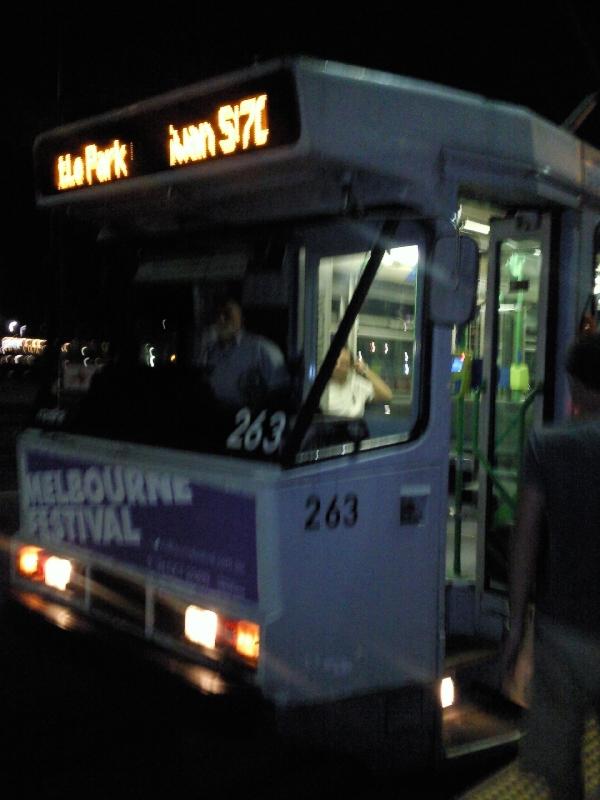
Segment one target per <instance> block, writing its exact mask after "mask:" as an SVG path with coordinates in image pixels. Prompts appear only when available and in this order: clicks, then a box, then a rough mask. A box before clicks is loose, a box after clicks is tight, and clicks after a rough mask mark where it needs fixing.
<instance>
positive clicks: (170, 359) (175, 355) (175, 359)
mask: <svg viewBox="0 0 600 800" xmlns="http://www.w3.org/2000/svg"><path fill="white" fill-rule="evenodd" d="M169 361H170V362H171V364H174V363H175V361H177V354H176V353H171V357H170V358H169Z"/></svg>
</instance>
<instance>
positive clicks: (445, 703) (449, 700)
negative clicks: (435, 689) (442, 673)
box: [440, 678, 455, 708]
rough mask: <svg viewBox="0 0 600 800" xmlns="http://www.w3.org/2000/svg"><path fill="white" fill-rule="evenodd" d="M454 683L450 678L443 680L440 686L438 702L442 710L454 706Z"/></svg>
mask: <svg viewBox="0 0 600 800" xmlns="http://www.w3.org/2000/svg"><path fill="white" fill-rule="evenodd" d="M454 699H455V698H454V681H453V680H452V678H443V679H442V682H441V684H440V702H441V704H442V708H449V707H450V706H451V705H454Z"/></svg>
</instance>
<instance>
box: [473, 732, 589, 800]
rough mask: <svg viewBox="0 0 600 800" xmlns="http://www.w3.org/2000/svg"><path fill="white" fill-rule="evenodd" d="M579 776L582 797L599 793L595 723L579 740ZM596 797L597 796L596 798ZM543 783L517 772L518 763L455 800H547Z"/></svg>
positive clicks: (533, 776) (525, 773)
mask: <svg viewBox="0 0 600 800" xmlns="http://www.w3.org/2000/svg"><path fill="white" fill-rule="evenodd" d="M583 775H584V781H585V795H586V797H590V798H591V797H592V796H594V797H595V796H596V795H595V793H597V792H600V729H599V727H598V723H597V722H596V721H595V720H590V721H589V722H588V724H587V728H586V732H585V736H584V740H583ZM598 796H600V795H598ZM549 798H550V795H549V793H548V789H547V786H546V784H545V782H544V781H543V780H542V779H540V778H537V777H536V776H535V775H532V774H531V773H530V772H524V771H523V770H521V769H520V768H519V762H518V760H516V761H514V762H513V763H512V764H510V765H509V766H508V767H504V769H502V770H500V771H499V772H497V773H496V774H495V775H493V776H492V777H491V778H488V779H487V780H486V781H484V782H483V783H481V784H479V786H476V787H475V788H474V789H471V790H470V791H469V792H467V793H466V794H464V795H461V797H460V798H459V800H549Z"/></svg>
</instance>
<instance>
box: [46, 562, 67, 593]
mask: <svg viewBox="0 0 600 800" xmlns="http://www.w3.org/2000/svg"><path fill="white" fill-rule="evenodd" d="M71 571H72V566H71V562H70V561H69V560H68V559H66V558H58V556H50V558H49V559H48V560H47V561H46V562H45V563H44V582H45V583H46V585H47V586H52V587H53V588H54V589H60V590H61V591H62V592H64V590H65V589H66V588H67V586H68V585H69V581H70V580H71Z"/></svg>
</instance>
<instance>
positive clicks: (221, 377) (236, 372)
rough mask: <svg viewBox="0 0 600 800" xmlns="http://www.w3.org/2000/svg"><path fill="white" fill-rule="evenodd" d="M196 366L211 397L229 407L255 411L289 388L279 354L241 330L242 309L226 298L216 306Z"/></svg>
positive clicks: (271, 345) (269, 343)
mask: <svg viewBox="0 0 600 800" xmlns="http://www.w3.org/2000/svg"><path fill="white" fill-rule="evenodd" d="M198 365H199V366H200V367H201V368H202V369H203V371H204V374H205V376H206V379H207V380H208V383H209V384H210V387H211V388H212V390H213V392H214V395H215V397H216V398H217V399H218V400H219V401H220V402H221V403H223V404H224V405H227V406H230V407H235V408H242V407H244V406H250V407H253V408H256V407H257V406H259V405H260V404H261V403H265V402H266V401H267V399H270V398H275V397H281V396H285V393H286V391H287V390H288V388H289V374H288V371H287V367H286V364H285V359H284V356H283V353H282V352H281V350H280V349H279V348H278V347H277V345H276V344H274V342H272V341H270V340H269V339H267V338H265V337H264V336H259V335H258V334H255V333H250V332H249V331H247V330H246V329H245V328H244V324H243V314H242V308H241V306H240V304H239V303H238V302H237V300H235V299H233V298H230V297H228V298H226V299H225V300H223V301H222V302H220V303H219V305H218V306H217V310H216V316H215V322H214V324H213V325H212V326H211V327H210V328H209V330H208V332H207V334H206V335H205V337H204V339H203V341H202V342H201V344H200V352H199V358H198Z"/></svg>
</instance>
